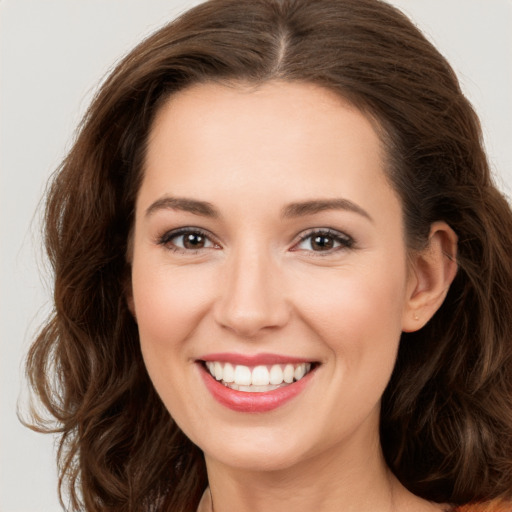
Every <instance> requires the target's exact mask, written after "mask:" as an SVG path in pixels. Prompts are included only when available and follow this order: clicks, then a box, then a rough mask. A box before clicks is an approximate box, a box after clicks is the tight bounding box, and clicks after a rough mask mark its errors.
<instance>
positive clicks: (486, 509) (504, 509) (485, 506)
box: [453, 500, 512, 512]
mask: <svg viewBox="0 0 512 512" xmlns="http://www.w3.org/2000/svg"><path fill="white" fill-rule="evenodd" d="M453 512H512V502H510V501H502V500H493V501H488V502H485V503H475V504H473V505H462V506H460V507H456V508H455V510H454V511H453Z"/></svg>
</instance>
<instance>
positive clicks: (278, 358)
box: [198, 352, 312, 366]
mask: <svg viewBox="0 0 512 512" xmlns="http://www.w3.org/2000/svg"><path fill="white" fill-rule="evenodd" d="M198 361H221V362H223V363H231V364H241V365H244V366H258V365H273V364H287V363H290V364H300V363H311V362H312V361H311V359H304V358H300V357H290V356H285V355H280V354H268V353H261V354H235V353H231V352H222V353H220V352H219V353H215V354H207V355H204V356H201V357H199V358H198Z"/></svg>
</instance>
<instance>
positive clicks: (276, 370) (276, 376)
mask: <svg viewBox="0 0 512 512" xmlns="http://www.w3.org/2000/svg"><path fill="white" fill-rule="evenodd" d="M269 383H270V384H282V383H283V370H281V367H280V366H279V365H278V364H275V365H274V366H272V368H270V375H269Z"/></svg>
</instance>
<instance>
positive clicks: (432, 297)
mask: <svg viewBox="0 0 512 512" xmlns="http://www.w3.org/2000/svg"><path fill="white" fill-rule="evenodd" d="M456 274H457V235H456V234H455V232H454V231H453V229H452V228H451V227H450V226H448V224H446V222H435V223H434V224H432V226H431V228H430V234H429V241H428V245H427V247H425V249H423V250H421V251H418V252H415V253H414V254H412V255H411V256H410V258H409V276H408V281H407V295H406V303H405V305H404V311H403V317H402V330H403V331H404V332H413V331H417V330H419V329H421V328H422V327H423V326H424V325H425V324H426V323H427V322H428V321H429V320H430V319H431V318H432V317H433V316H434V313H435V312H436V311H437V310H438V309H439V307H440V306H441V304H442V303H443V301H444V299H445V297H446V295H447V293H448V290H449V288H450V285H451V284H452V281H453V279H454V278H455V275H456Z"/></svg>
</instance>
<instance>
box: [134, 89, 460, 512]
mask: <svg viewBox="0 0 512 512" xmlns="http://www.w3.org/2000/svg"><path fill="white" fill-rule="evenodd" d="M384 161H385V151H384V149H383V147H382V144H381V141H380V140H379V137H378V135H377V133H376V131H375V129H374V124H373V123H372V121H371V120H369V119H368V117H367V116H365V115H363V114H362V113H361V112H360V111H358V110H357V109H355V108H354V107H352V106H351V105H350V104H348V103H347V102H345V101H344V100H343V99H341V98H339V97H338V96H336V95H334V94H333V93H331V92H329V91H327V90H324V89H322V88H319V87H316V86H313V85H310V84H299V83H283V82H270V83H266V84H264V85H262V86H259V87H249V86H247V85H243V84H231V85H219V84H202V85H197V86H194V87H191V88H189V89H187V90H185V91H182V92H180V93H178V94H176V95H174V96H173V97H172V98H171V99H170V100H169V101H168V102H167V103H166V104H165V105H164V106H163V107H162V109H161V111H160V112H159V113H158V115H157V117H156V119H155V122H154V125H153V128H152V131H151V134H150V139H149V144H148V152H147V158H146V164H145V169H144V173H145V174H144V179H143V181H142V185H141V188H140V191H139V195H138V199H137V205H136V221H135V229H134V235H133V253H132V255H131V263H132V292H131V295H130V296H129V304H130V307H131V310H132V312H133V314H134V316H135V318H136V320H137V323H138V326H139V332H140V340H141V347H142V352H143V355H144V360H145V363H146V366H147V369H148V372H149V374H150V376H151V379H152V381H153V383H154V385H155V388H156V389H157V391H158V393H159V394H160V396H161V398H162V400H163V402H164V403H165V405H166V407H167V408H168V410H169V412H170V413H171V415H172V417H173V418H174V419H175V420H176V422H177V423H178V424H179V426H180V427H181V428H182V429H183V431H184V432H185V433H186V434H187V436H189V437H190V439H191V440H192V441H193V442H194V443H196V444H197V445H198V446H199V447H200V448H201V449H202V450H203V451H204V453H205V460H206V464H207V470H208V476H209V482H210V488H211V492H212V496H213V504H214V508H215V512H230V511H237V512H243V511H249V510H250V511H252V512H257V511H265V512H269V511H277V510H284V509H286V510H294V511H298V512H300V511H310V510H317V511H324V512H327V511H339V510H344V511H358V512H363V511H372V512H379V511H388V510H394V511H402V510H403V511H404V512H405V511H411V510H413V511H433V510H443V508H442V507H440V506H439V505H435V504H431V503H428V502H426V501H424V500H422V499H420V498H417V497H416V496H413V495H412V494H410V493H409V492H408V491H407V490H406V489H404V488H403V487H402V486H401V485H400V484H399V482H398V481H397V480H396V479H395V478H394V476H393V475H392V474H391V473H390V471H389V470H388V468H387V467H386V464H385V462H384V460H383V457H382V453H381V448H380V443H379V435H378V425H379V414H380V399H381V396H382V393H383V391H384V389H385V387H386V385H387V382H388V380H389V378H390V375H391V372H392V370H393V365H394V362H395V359H396V354H397V349H398V343H399V339H400V334H401V332H402V331H404V330H406V331H412V330H416V329H419V328H421V327H422V326H423V325H424V324H425V323H426V322H427V321H428V320H429V318H430V317H431V316H432V314H433V313H434V312H435V310H436V309H437V308H438V307H439V305H440V304H441V303H442V300H443V299H444V296H445V294H446V291H447V289H448V287H449V284H450V282H451V280H452V279H453V277H454V275H455V271H456V268H455V264H454V263H453V261H451V260H450V259H449V258H446V257H444V256H443V252H444V253H445V254H448V255H452V256H454V255H455V250H456V249H455V247H456V238H455V235H454V234H453V232H452V231H451V230H450V228H449V227H448V226H446V225H445V224H443V223H437V224H436V225H434V226H432V231H431V237H430V244H429V247H428V249H427V250H425V251H424V252H422V253H411V252H410V251H408V250H407V247H406V243H405V235H404V229H403V222H402V215H403V212H402V207H401V203H400V200H399V198H398V196H397V194H396V193H395V191H394V190H393V189H392V187H391V186H390V184H389V182H388V180H387V178H386V174H385V166H384ZM169 198H187V199H192V200H195V201H206V202H208V203H209V204H210V205H211V206H212V207H213V208H214V209H215V210H216V213H217V215H216V216H211V215H204V213H207V212H204V211H198V210H197V209H195V210H193V211H185V210H184V209H183V208H182V206H183V204H181V205H179V204H177V203H176V202H174V203H172V202H171V201H169ZM340 198H342V199H343V200H345V203H344V205H343V206H344V207H342V208H329V209H323V210H321V211H314V212H309V213H307V214H304V215H289V216H285V217H283V215H282V213H283V210H284V209H286V207H287V206H288V205H290V204H292V203H297V202H305V201H311V200H319V199H321V200H332V199H340ZM347 201H349V202H350V203H347ZM347 204H349V206H350V207H349V208H347ZM338 206H339V205H338ZM189 209H190V208H186V210H189ZM184 227H185V228H187V227H193V228H195V230H196V231H197V228H199V229H200V230H201V232H202V234H203V236H204V238H203V239H202V240H203V241H204V244H203V246H202V247H200V248H199V249H194V248H193V247H192V248H189V246H187V245H184V239H183V236H181V235H180V236H174V237H173V236H172V233H173V230H177V229H180V228H184ZM326 229H330V230H331V231H332V232H334V233H335V234H336V236H339V237H341V238H340V239H339V240H338V241H336V239H335V238H332V237H331V238H330V239H329V240H328V242H329V243H333V244H334V245H333V247H332V248H331V249H328V250H323V248H319V246H315V245H314V244H312V239H311V237H310V238H304V237H305V236H306V235H309V234H311V232H312V231H313V232H315V231H316V232H318V231H325V230H326ZM191 231H194V229H192V230H191ZM169 233H171V234H169ZM347 237H348V238H347ZM347 240H350V242H349V243H346V242H347ZM218 352H230V353H238V354H245V355H252V354H258V353H263V352H265V353H273V354H281V355H286V356H294V357H301V358H306V359H308V360H311V361H315V362H318V363H320V364H319V366H318V368H317V369H316V370H315V373H314V375H312V378H311V380H310V382H309V383H308V385H307V386H306V388H305V389H304V390H303V391H302V393H300V394H299V395H298V396H297V397H295V398H294V399H292V400H291V401H289V402H288V403H286V404H284V405H282V406H281V407H279V408H277V409H275V410H272V411H268V412H265V413H244V412H236V411H233V410H230V409H228V408H226V407H224V406H223V405H221V404H219V403H218V402H216V401H215V400H214V399H213V398H212V396H211V394H210V393H209V391H208V390H207V388H206V387H205V385H204V382H203V380H202V378H201V376H200V368H199V366H198V364H197V360H198V359H200V358H201V357H202V356H204V355H205V354H208V353H218Z"/></svg>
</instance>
